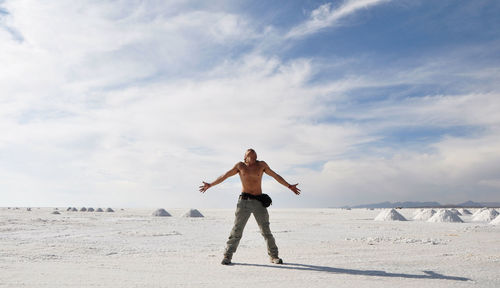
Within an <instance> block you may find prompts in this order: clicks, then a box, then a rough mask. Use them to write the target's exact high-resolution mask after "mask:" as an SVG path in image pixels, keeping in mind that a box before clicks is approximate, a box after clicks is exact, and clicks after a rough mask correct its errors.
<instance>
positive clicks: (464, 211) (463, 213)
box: [459, 208, 472, 215]
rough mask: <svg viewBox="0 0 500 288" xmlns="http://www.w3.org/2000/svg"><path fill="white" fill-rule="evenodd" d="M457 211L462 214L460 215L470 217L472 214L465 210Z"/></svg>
mask: <svg viewBox="0 0 500 288" xmlns="http://www.w3.org/2000/svg"><path fill="white" fill-rule="evenodd" d="M459 211H460V213H462V215H471V214H472V213H470V211H469V210H467V209H465V208H464V209H460V210H459Z"/></svg>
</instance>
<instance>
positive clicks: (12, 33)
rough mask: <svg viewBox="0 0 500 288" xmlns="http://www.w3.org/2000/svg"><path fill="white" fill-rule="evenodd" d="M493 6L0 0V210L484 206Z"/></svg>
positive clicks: (492, 160) (499, 55)
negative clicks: (239, 173)
mask: <svg viewBox="0 0 500 288" xmlns="http://www.w3.org/2000/svg"><path fill="white" fill-rule="evenodd" d="M499 12H500V4H499V3H498V1H389V0H356V1H355V0H345V1H331V2H328V1H285V2H281V3H280V2H272V3H270V2H269V1H210V2H203V1H201V2H200V1H80V2H78V3H76V4H75V3H72V4H71V3H68V2H66V1H52V2H49V3H46V2H44V3H40V2H39V1H29V0H26V1H8V0H7V1H0V43H2V44H1V45H0V62H1V63H2V66H1V67H0V91H2V93H0V129H1V130H2V131H3V133H2V134H1V135H0V178H2V181H0V191H2V192H1V193H2V197H1V199H0V206H14V205H17V206H54V205H61V206H90V205H92V206H95V205H102V206H115V207H118V206H126V207H129V206H134V207H144V206H147V207H155V206H163V207H232V206H233V205H234V202H235V199H236V196H237V194H238V193H239V190H240V186H239V182H238V179H237V177H235V178H234V179H230V180H229V181H227V182H226V183H223V184H221V185H219V186H216V187H214V188H212V189H210V190H209V191H208V192H207V194H205V195H201V194H199V193H198V192H197V186H198V185H199V183H201V181H202V180H205V181H212V180H214V179H215V178H216V177H217V176H219V175H220V174H222V173H224V172H225V171H226V170H228V169H230V168H231V167H232V166H233V165H234V163H236V162H237V161H240V160H241V159H242V156H243V153H244V151H245V150H246V149H247V148H248V147H253V148H254V149H256V150H257V152H258V154H259V158H261V159H263V160H266V162H268V164H270V165H271V167H272V168H273V169H274V170H275V171H277V172H278V173H280V174H281V175H282V176H284V178H285V179H287V180H288V181H289V182H293V183H296V182H298V183H300V186H301V187H302V190H303V194H302V195H301V196H300V197H297V196H295V195H293V194H292V193H291V192H290V191H287V189H286V188H284V187H282V186H280V185H279V184H277V183H276V182H274V181H273V180H272V179H270V178H269V177H266V178H264V183H263V186H264V190H265V191H266V192H268V193H269V194H271V196H272V197H273V198H275V204H276V205H275V206H277V207H330V206H342V205H355V204H360V203H368V202H382V201H406V200H410V201H439V202H443V203H458V202H462V201H466V200H469V199H471V200H475V201H499V199H498V195H500V194H499V193H498V192H499V190H500V175H499V174H498V173H496V171H500V164H499V163H500V161H499V160H500V136H498V135H500V133H499V131H498V130H499V127H500V116H497V114H498V113H497V111H499V110H500V99H499V97H500V87H499V86H500V85H499V84H498V83H500V81H499V80H500V79H499V78H500V68H498V67H500V65H499V64H500V63H499V62H500V35H499V34H500V29H498V28H499V27H500V17H499V16H498V15H500V13H499Z"/></svg>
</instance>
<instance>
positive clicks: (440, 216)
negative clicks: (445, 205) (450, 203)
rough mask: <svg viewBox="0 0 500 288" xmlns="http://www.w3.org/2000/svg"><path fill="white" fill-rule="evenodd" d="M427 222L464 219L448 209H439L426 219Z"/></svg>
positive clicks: (460, 221) (459, 220)
mask: <svg viewBox="0 0 500 288" xmlns="http://www.w3.org/2000/svg"><path fill="white" fill-rule="evenodd" d="M427 222H453V223H463V222H464V221H463V220H462V219H461V218H460V217H459V216H458V215H457V214H455V213H453V212H451V211H450V210H443V209H441V210H439V211H438V212H436V214H434V216H432V217H431V218H429V220H427Z"/></svg>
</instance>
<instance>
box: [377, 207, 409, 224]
mask: <svg viewBox="0 0 500 288" xmlns="http://www.w3.org/2000/svg"><path fill="white" fill-rule="evenodd" d="M375 221H406V218H405V217H403V215H401V214H399V213H398V212H397V211H396V210H394V209H386V210H383V211H382V212H380V214H378V216H377V217H375Z"/></svg>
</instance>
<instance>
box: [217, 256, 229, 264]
mask: <svg viewBox="0 0 500 288" xmlns="http://www.w3.org/2000/svg"><path fill="white" fill-rule="evenodd" d="M220 264H222V265H229V264H231V259H229V258H226V257H224V259H222V262H220Z"/></svg>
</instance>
